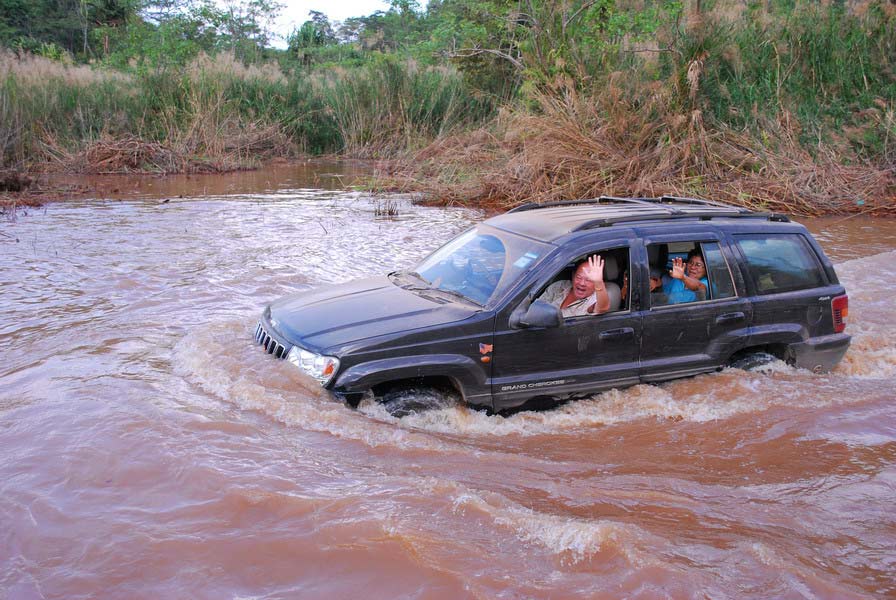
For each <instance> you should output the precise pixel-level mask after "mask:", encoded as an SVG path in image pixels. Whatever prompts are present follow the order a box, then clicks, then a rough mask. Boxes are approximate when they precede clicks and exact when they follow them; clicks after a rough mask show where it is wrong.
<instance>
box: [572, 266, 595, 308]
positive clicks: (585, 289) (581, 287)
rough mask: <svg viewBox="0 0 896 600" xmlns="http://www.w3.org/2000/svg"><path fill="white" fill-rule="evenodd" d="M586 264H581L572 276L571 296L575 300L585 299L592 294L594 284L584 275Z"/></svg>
mask: <svg viewBox="0 0 896 600" xmlns="http://www.w3.org/2000/svg"><path fill="white" fill-rule="evenodd" d="M587 267H588V262H587V261H585V262H581V263H579V266H577V267H576V272H575V273H573V275H572V294H573V296H575V297H576V298H577V299H579V300H581V299H582V298H587V297H588V296H590V295H591V294H593V293H594V282H593V281H591V280H590V279H588V277H587V276H586V275H585V269H586V268H587Z"/></svg>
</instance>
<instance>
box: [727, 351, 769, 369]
mask: <svg viewBox="0 0 896 600" xmlns="http://www.w3.org/2000/svg"><path fill="white" fill-rule="evenodd" d="M776 360H778V357H777V356H775V355H773V354H769V353H768V352H750V353H749V354H742V355H741V356H739V357H736V358H734V359H733V360H732V361H731V362H730V363H729V364H728V366H729V367H731V368H733V369H740V370H742V371H761V370H762V369H763V367H766V366H768V365H770V364H771V363H773V362H775V361H776Z"/></svg>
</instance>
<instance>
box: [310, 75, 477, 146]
mask: <svg viewBox="0 0 896 600" xmlns="http://www.w3.org/2000/svg"><path fill="white" fill-rule="evenodd" d="M317 87H318V89H319V90H320V94H321V96H322V97H323V99H324V102H325V103H326V105H327V107H328V109H329V110H330V114H331V115H332V117H333V119H334V121H335V122H336V124H337V127H338V128H339V133H340V136H341V138H342V148H341V149H340V150H341V151H342V152H343V153H345V154H347V155H350V156H355V157H380V156H390V155H395V154H396V153H398V152H402V151H406V150H408V149H414V148H419V147H421V146H422V145H425V144H426V143H428V142H430V141H432V140H433V139H436V138H438V137H441V136H444V135H446V134H447V133H449V132H452V131H454V130H456V129H457V128H459V127H461V126H464V125H469V124H471V123H475V122H477V121H481V120H483V119H484V118H485V117H486V116H488V115H489V114H490V113H491V111H492V105H491V104H490V103H489V102H488V101H487V100H483V99H478V98H476V97H474V96H473V95H472V94H471V92H470V91H469V89H468V88H467V87H466V86H465V85H464V83H463V80H462V78H461V77H460V75H459V74H458V73H456V72H455V71H453V70H452V69H449V68H446V67H427V68H418V67H417V65H416V64H415V63H414V62H406V63H401V62H398V61H395V60H380V61H377V62H375V63H370V64H367V65H364V66H363V67H361V68H359V69H356V70H352V71H345V70H341V69H334V70H331V71H330V72H329V73H327V74H326V75H324V76H322V77H320V78H319V79H318V80H317Z"/></svg>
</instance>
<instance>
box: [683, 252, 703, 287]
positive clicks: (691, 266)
mask: <svg viewBox="0 0 896 600" xmlns="http://www.w3.org/2000/svg"><path fill="white" fill-rule="evenodd" d="M686 262H687V265H686V266H685V272H686V273H687V275H688V277H693V278H695V279H702V278H703V277H706V261H704V260H703V254H702V253H701V252H700V249H699V248H694V249H693V250H691V251H690V252H688V260H687V261H686Z"/></svg>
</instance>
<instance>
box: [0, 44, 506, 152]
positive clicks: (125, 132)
mask: <svg viewBox="0 0 896 600" xmlns="http://www.w3.org/2000/svg"><path fill="white" fill-rule="evenodd" d="M490 110H491V104H490V103H489V102H487V101H484V100H479V99H476V98H475V97H473V96H472V95H471V94H470V93H469V91H468V90H467V88H466V87H465V86H464V85H463V82H462V80H461V78H460V76H459V75H458V74H456V73H455V72H454V71H453V70H451V69H449V68H444V67H442V68H426V69H419V68H417V67H416V66H415V65H414V64H413V63H402V62H397V61H394V60H383V61H379V62H378V63H376V64H372V63H371V64H366V65H363V66H361V67H358V68H354V69H338V68H337V69H330V70H328V71H326V72H323V73H317V74H315V73H306V72H298V73H296V72H292V73H290V74H288V75H287V74H284V73H283V72H282V71H281V70H280V69H279V68H278V67H277V66H275V65H272V64H269V65H262V66H258V65H254V66H253V65H249V66H247V65H244V64H242V63H240V62H239V61H237V60H235V59H234V58H233V56H232V55H229V54H219V55H217V56H215V57H208V56H204V55H202V56H199V57H198V58H196V59H195V60H193V61H192V62H191V63H190V64H189V65H188V66H187V68H185V69H180V70H175V69H171V68H166V67H157V68H147V67H145V66H141V67H138V68H135V69H134V70H133V72H131V73H127V74H124V73H117V72H106V71H101V70H98V69H94V68H91V67H87V66H75V65H71V64H64V63H58V62H53V61H50V60H47V59H44V58H40V57H33V56H16V55H13V54H10V53H4V54H0V117H2V124H0V159H2V161H0V162H2V165H24V164H27V163H41V162H46V161H47V160H48V159H49V160H54V159H55V160H60V161H63V162H65V166H66V167H67V168H86V166H85V165H84V164H83V160H80V161H79V160H74V159H73V157H75V156H76V155H78V154H79V153H82V152H83V151H84V150H85V149H86V148H89V147H90V146H91V145H92V144H97V143H106V144H107V145H110V141H111V140H120V139H124V138H127V139H133V138H138V139H141V140H144V141H146V142H147V143H149V142H152V143H159V144H163V145H164V146H165V147H166V148H167V149H168V150H170V151H173V152H175V153H177V154H181V155H185V156H192V157H195V158H196V159H199V160H203V161H206V162H208V161H211V162H216V161H217V162H219V163H220V164H222V165H223V166H233V165H235V164H237V163H240V164H249V163H252V162H253V161H257V160H258V159H264V158H266V157H270V156H272V155H281V156H282V155H291V154H294V153H296V152H308V153H325V152H336V151H340V152H343V153H345V154H347V155H351V156H358V157H363V156H390V155H395V154H396V153H399V152H402V151H404V150H406V149H407V148H409V147H410V148H416V147H420V146H422V145H424V144H426V143H428V142H430V141H432V140H433V139H434V138H437V137H438V136H440V135H444V134H445V133H446V132H449V131H452V130H454V129H455V128H457V127H459V126H461V125H464V124H469V123H471V122H473V121H475V120H476V119H483V118H484V117H485V116H486V115H488V114H489V111H490ZM110 147H111V146H110ZM128 147H132V144H129V145H128ZM104 156H105V157H106V159H108V152H107V153H105V154H104ZM66 159H67V160H66ZM81 159H83V156H81ZM106 159H104V160H106ZM106 164H107V165H111V164H112V163H111V161H107V162H106ZM127 164H128V165H129V168H139V167H138V166H135V165H133V164H131V163H130V162H128V163H127ZM2 165H0V166H2ZM156 167H157V165H155V164H154V165H151V166H150V168H156Z"/></svg>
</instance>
